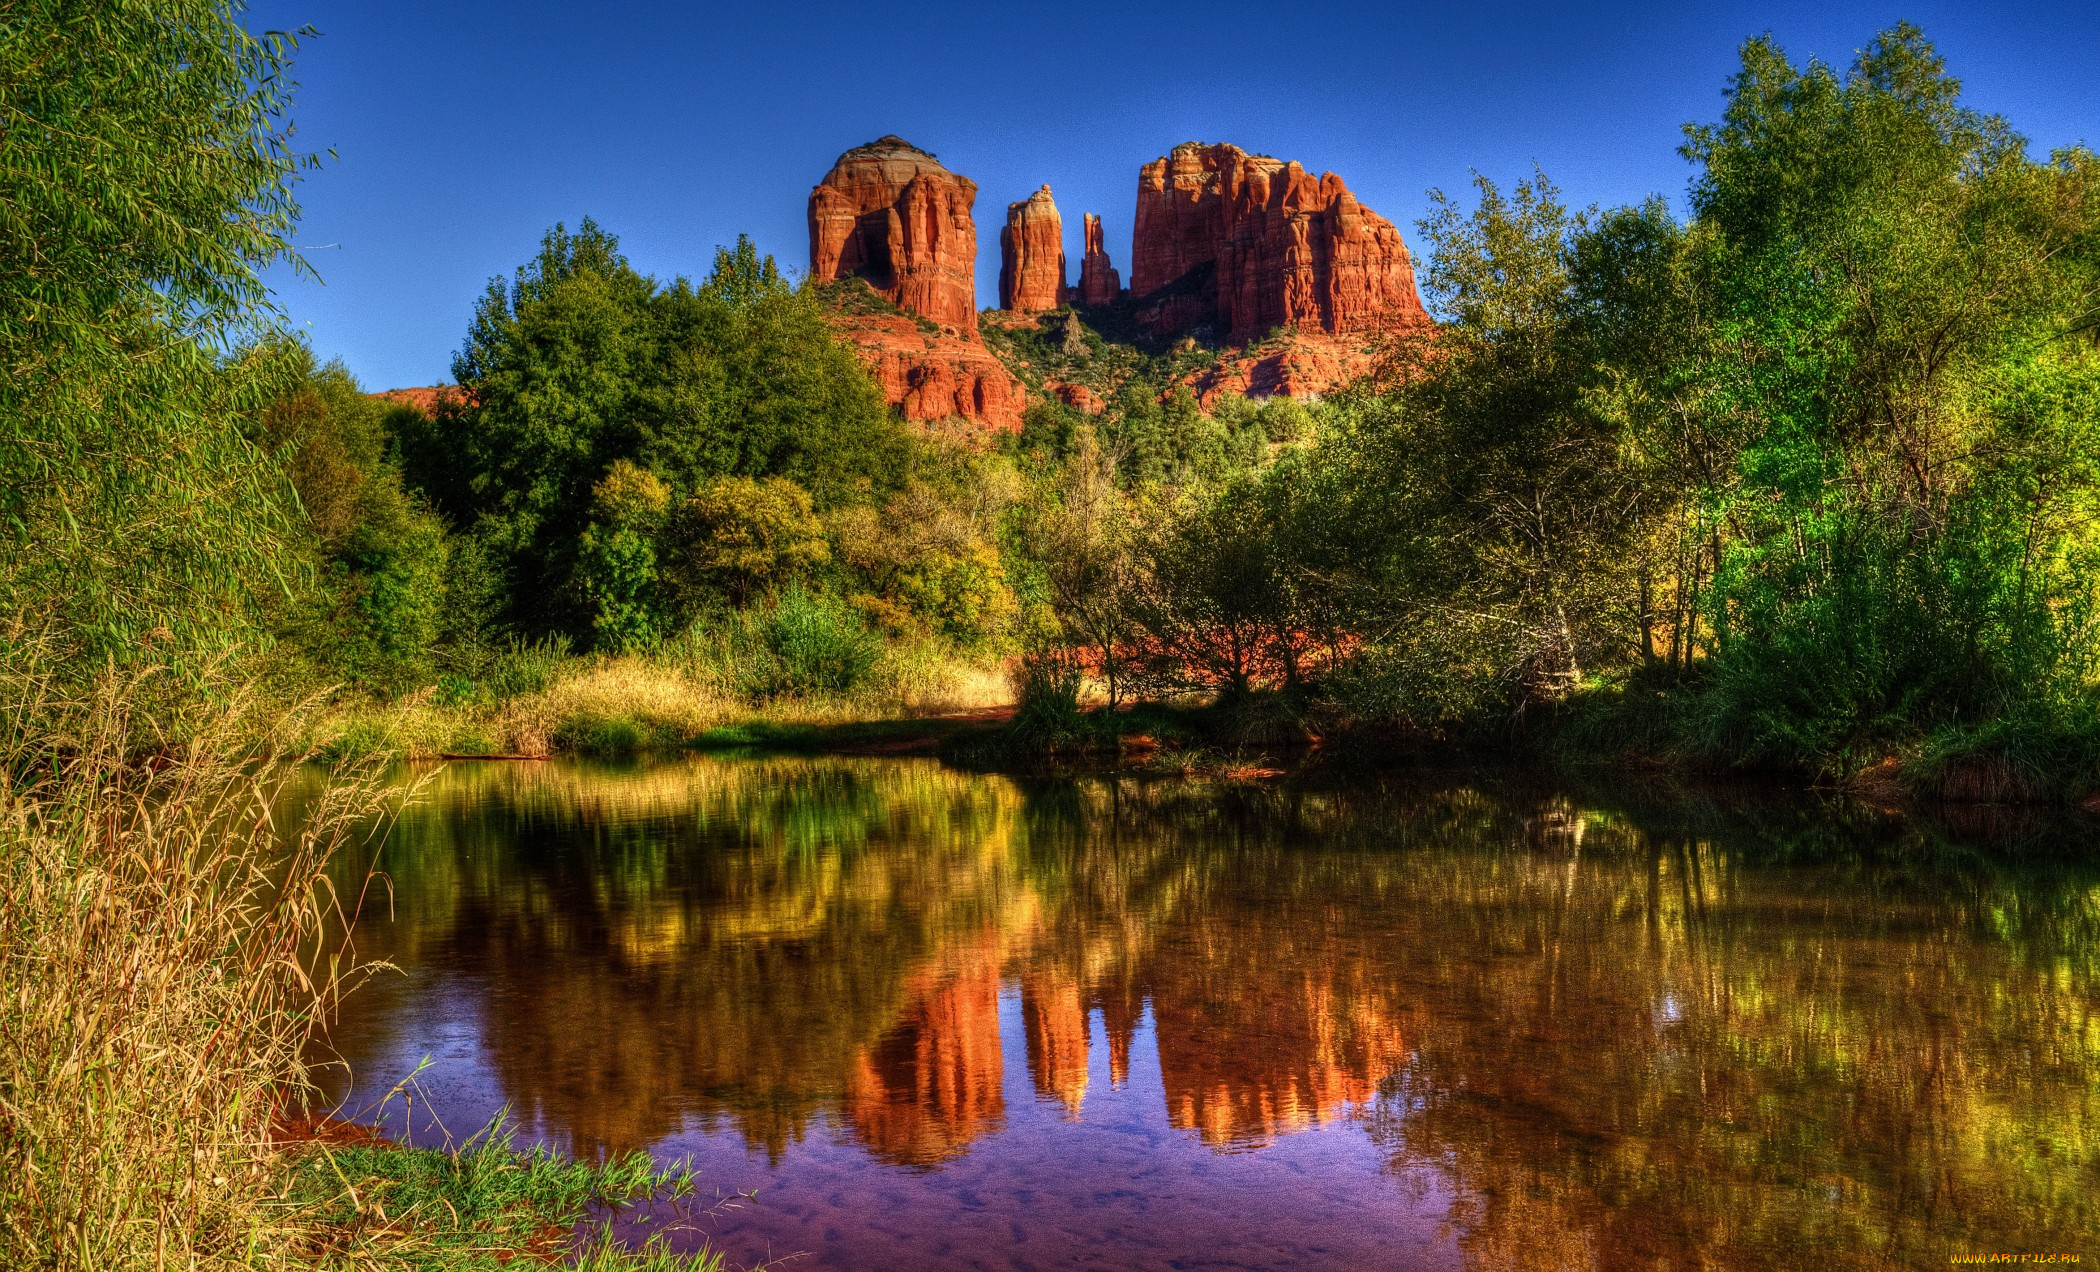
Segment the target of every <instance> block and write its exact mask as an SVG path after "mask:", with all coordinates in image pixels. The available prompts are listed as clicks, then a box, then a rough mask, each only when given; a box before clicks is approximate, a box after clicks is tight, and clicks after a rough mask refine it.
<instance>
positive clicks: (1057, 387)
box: [1043, 380, 1105, 415]
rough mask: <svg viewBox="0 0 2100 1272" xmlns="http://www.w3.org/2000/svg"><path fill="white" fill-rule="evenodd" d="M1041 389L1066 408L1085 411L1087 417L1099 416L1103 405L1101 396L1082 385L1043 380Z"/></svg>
mask: <svg viewBox="0 0 2100 1272" xmlns="http://www.w3.org/2000/svg"><path fill="white" fill-rule="evenodd" d="M1043 388H1044V389H1046V390H1047V391H1049V392H1050V393H1052V394H1054V395H1055V396H1056V398H1057V400H1058V401H1060V402H1062V403H1064V404H1065V405H1066V406H1070V407H1076V408H1077V409H1079V410H1082V411H1085V412H1086V413H1087V414H1088V415H1099V414H1101V408H1102V406H1103V405H1105V404H1104V403H1103V402H1102V401H1101V395H1100V394H1098V393H1096V392H1094V391H1093V390H1092V389H1090V388H1088V387H1086V386H1085V385H1084V384H1066V383H1065V382H1064V381H1062V380H1045V381H1043Z"/></svg>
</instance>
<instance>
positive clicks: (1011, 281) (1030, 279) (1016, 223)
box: [999, 186, 1065, 314]
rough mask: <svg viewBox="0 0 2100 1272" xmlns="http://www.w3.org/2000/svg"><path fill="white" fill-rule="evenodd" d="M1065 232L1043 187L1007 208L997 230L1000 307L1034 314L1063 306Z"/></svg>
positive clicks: (1052, 202) (1054, 205) (1048, 193)
mask: <svg viewBox="0 0 2100 1272" xmlns="http://www.w3.org/2000/svg"><path fill="white" fill-rule="evenodd" d="M1064 292H1065V227H1064V222H1063V220H1062V219H1060V218H1059V217H1058V215H1057V204H1056V203H1055V202H1054V201H1053V200H1052V199H1051V197H1050V187H1049V186H1044V187H1043V188H1042V189H1040V190H1038V191H1036V192H1035V193H1034V194H1032V195H1030V196H1028V197H1027V198H1026V199H1023V200H1022V201H1021V202H1019V203H1010V204H1008V205H1007V207H1006V227H1005V228H1004V229H1002V230H1000V231H999V307H1000V308H1001V309H1005V310H1010V311H1012V312H1014V313H1017V314H1026V313H1038V312H1041V311H1042V310H1045V309H1055V308H1057V307H1058V306H1059V305H1061V304H1063V303H1064Z"/></svg>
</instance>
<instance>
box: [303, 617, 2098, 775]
mask: <svg viewBox="0 0 2100 1272" xmlns="http://www.w3.org/2000/svg"><path fill="white" fill-rule="evenodd" d="M1020 680H1021V681H1022V683H1021V684H1020V685H1019V688H1020V690H1021V692H1020V693H1018V694H1017V692H1016V673H1015V672H1014V670H1013V669H1012V668H1010V667H1009V666H1006V665H1004V664H1003V663H1002V662H1001V661H999V660H996V659H990V658H980V659H974V660H973V659H969V658H964V657H958V656H953V655H948V656H942V657H926V656H921V657H918V658H916V659H914V660H913V661H912V662H911V663H910V666H909V671H908V672H906V671H903V670H899V669H890V670H888V671H887V672H886V673H885V674H883V675H880V676H874V677H871V678H870V679H869V680H868V682H867V683H865V684H863V685H862V686H860V687H858V688H857V689H855V690H854V691H852V692H848V693H800V694H776V695H755V694H751V693H748V692H740V691H739V690H738V689H736V688H735V687H734V684H735V677H734V676H733V675H729V674H725V673H724V671H723V670H722V669H721V668H719V667H709V668H696V667H692V666H687V665H684V664H682V663H680V662H678V661H676V660H671V659H665V658H661V657H658V656H653V655H628V656H622V657H600V656H571V655H544V654H542V655H537V656H535V655H532V654H530V653H529V652H528V653H527V654H526V655H524V656H522V657H519V656H514V663H513V665H510V666H507V667H503V668H500V669H499V671H498V673H497V674H494V675H491V676H490V677H489V678H488V679H487V680H486V681H484V682H482V683H479V684H465V685H462V684H460V683H458V682H457V681H455V680H450V679H448V680H442V681H440V682H439V683H437V684H435V685H430V686H426V687H424V688H423V689H421V690H419V691H417V692H414V693H411V694H408V695H405V696H402V697H399V698H395V699H391V700H382V699H378V698H374V697H371V696H365V695H359V694H355V693H342V694H338V695H337V697H336V699H335V700H334V701H333V702H332V703H331V704H330V705H328V706H326V707H324V708H323V709H322V710H320V711H318V712H315V713H313V714H312V715H311V717H310V718H309V719H308V721H307V723H305V724H304V725H303V726H302V729H301V730H300V731H299V734H298V737H297V739H296V741H295V742H294V743H293V746H294V748H295V749H297V750H300V751H303V752H305V753H309V754H316V755H320V756H322V757H324V758H326V759H328V760H330V761H332V762H337V763H342V762H347V761H351V760H356V759H361V758H367V757H377V758H388V759H400V760H464V759H479V758H487V759H507V760H532V759H545V758H550V757H553V756H557V755H595V756H620V755H636V754H669V753H674V752H680V751H705V752H719V751H737V750H757V751H776V752H786V753H829V754H864V755H911V754H920V755H939V756H941V757H943V758H944V759H948V760H950V761H952V762H955V763H958V764H962V765H964V766H966V767H976V768H1002V767H1037V766H1040V765H1042V764H1044V763H1051V762H1055V763H1063V764H1070V763H1098V762H1103V761H1108V762H1114V763H1120V764H1125V765H1136V766H1139V767H1143V768H1145V769H1148V770H1152V771H1157V772H1161V773H1208V774H1221V773H1222V774H1240V775H1256V776H1259V775H1262V774H1271V773H1277V772H1281V771H1283V770H1286V769H1289V768H1291V767H1293V766H1295V765H1297V764H1299V763H1301V762H1302V761H1303V760H1305V759H1306V757H1308V756H1312V755H1315V754H1317V756H1318V758H1319V762H1321V763H1324V764H1331V765H1335V766H1338V767H1344V768H1347V767H1384V766H1390V765H1393V764H1407V763H1420V762H1425V761H1429V762H1467V763H1506V762H1508V761H1510V760H1511V759H1513V758H1514V759H1519V760H1522V761H1524V762H1527V763H1535V764H1541V765H1545V766H1547V767H1550V768H1553V769H1555V770H1560V771H1582V772H1597V771H1607V772H1609V771H1618V772H1626V773H1636V774H1673V775H1678V776H1698V777H1716V776H1742V775H1745V774H1748V775H1753V776H1757V777H1762V778H1771V779H1777V780H1782V781H1789V782H1806V783H1809V784H1813V785H1815V786H1817V787H1820V788H1823V789H1827V790H1832V791H1841V792H1844V793H1846V794H1848V795H1851V796H1854V797H1857V798H1860V799H1864V800H1867V801H1869V802H1873V803H1878V804H1882V805H1895V804H1901V803H1905V802H1910V801H1923V802H1945V803H1984V804H2031V805H2059V806H2062V805H2076V806H2080V807H2085V808H2087V809H2088V810H2089V811H2093V810H2095V809H2096V808H2100V782H2096V781H2095V780H2094V762H2093V758H2092V757H2090V756H2088V755H2087V754H2086V753H2085V748H2084V746H2083V745H2082V743H2081V739H2080V738H2078V737H2075V736H2066V737H2056V736H2052V735H2049V734H2048V733H2047V732H2046V731H2044V730H2037V729H2030V730H2027V731H2025V732H2022V731H2019V730H2013V729H2009V728H2007V729H1999V730H1996V731H1992V732H1988V733H1975V732H1952V731H1939V732H1934V733H1930V734H1926V735H1922V736H1917V737H1912V738H1910V739H1909V740H1908V741H1901V742H1899V741H1893V740H1890V739H1862V740H1861V741H1860V743H1859V744H1857V745H1856V746H1854V747H1850V748H1847V749H1845V750H1843V751H1842V752H1840V753H1839V754H1838V755H1837V756H1835V757H1834V758H1833V759H1831V760H1830V761H1828V762H1827V763H1825V764H1824V765H1823V766H1821V767H1820V768H1815V769H1809V768H1804V767H1802V766H1801V765H1800V764H1798V763H1786V762H1783V761H1781V760H1778V759H1775V758H1773V757H1770V756H1763V755H1759V754H1757V753H1755V752H1753V751H1750V750H1747V749H1735V748H1731V746H1730V742H1729V739H1727V738H1724V737H1714V736H1706V735H1705V734H1703V733H1702V732H1701V728H1700V722H1699V721H1697V720H1696V719H1693V718H1691V717H1690V716H1689V714H1688V712H1689V708H1688V707H1687V705H1686V700H1685V699H1683V697H1682V696H1681V695H1674V694H1671V693H1669V692H1667V691H1659V690H1657V689H1655V688H1653V687H1650V686H1646V685H1643V684H1641V683H1639V682H1637V681H1629V680H1623V679H1621V680H1605V679H1599V680H1596V681H1593V682H1591V683H1588V684H1585V685H1583V686H1580V687H1578V688H1577V689H1576V690H1575V691H1573V692H1571V693H1569V694H1568V695H1567V696H1566V697H1564V698H1562V699H1561V700H1559V701H1557V702H1555V703H1552V704H1549V705H1547V706H1544V707H1540V708H1538V709H1535V710H1533V711H1531V712H1529V713H1528V714H1525V715H1522V716H1519V717H1516V718H1512V719H1509V720H1504V721H1500V722H1499V723H1490V722H1485V721H1471V722H1467V723H1463V724H1451V725H1446V726H1444V727H1441V728H1439V729H1435V730H1423V729H1418V728H1413V727H1410V726H1406V725H1402V724H1397V723H1393V722H1389V721H1375V720H1374V721H1365V720H1356V719H1351V718H1349V717H1348V716H1347V715H1346V714H1345V713H1343V712H1342V711H1341V710H1339V709H1338V708H1337V707H1336V706H1335V705H1334V704H1332V703H1328V702H1325V701H1324V700H1322V699H1320V698H1319V697H1317V696H1314V697H1312V698H1310V699H1296V700H1294V699H1292V698H1290V697H1287V696H1286V695H1284V694H1282V693H1277V692H1268V691H1256V692H1252V693H1249V694H1245V695H1242V696H1241V697H1239V698H1237V699H1236V700H1231V701H1226V702H1218V703H1203V702H1202V701H1201V700H1200V699H1198V700H1191V701H1189V702H1183V703H1179V704H1161V703H1136V704H1131V703H1125V704H1122V705H1121V706H1120V707H1119V709H1117V710H1115V711H1113V712H1111V711H1109V710H1107V709H1106V708H1105V707H1103V706H1102V705H1100V703H1099V702H1098V700H1097V701H1094V702H1092V703H1091V704H1089V705H1086V706H1082V705H1081V696H1080V694H1079V693H1078V692H1077V690H1076V688H1073V687H1072V686H1066V691H1065V692H1063V693H1051V694H1047V695H1046V694H1043V693H1041V692H1031V691H1030V690H1029V686H1028V685H1027V684H1026V683H1025V680H1026V678H1025V677H1020ZM1096 696H1097V698H1098V695H1096ZM1017 697H1018V698H1020V699H1021V701H1018V702H1017V701H1015V699H1016V698H1017Z"/></svg>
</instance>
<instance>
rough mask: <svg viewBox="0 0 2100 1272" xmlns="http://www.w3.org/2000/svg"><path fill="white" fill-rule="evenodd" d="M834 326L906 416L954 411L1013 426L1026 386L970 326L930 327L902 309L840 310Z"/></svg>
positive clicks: (1003, 427)
mask: <svg viewBox="0 0 2100 1272" xmlns="http://www.w3.org/2000/svg"><path fill="white" fill-rule="evenodd" d="M833 326H834V327H835V328H836V329H837V331H838V333H839V334H840V335H841V336H843V337H844V338H845V339H846V340H847V341H848V342H850V343H851V344H852V345H853V347H854V349H855V350H856V351H857V352H858V353H859V354H860V359H861V361H862V362H863V363H865V364H866V365H867V368H868V370H869V372H870V373H871V374H873V375H874V377H875V382H876V383H877V384H880V385H881V386H882V392H883V396H884V397H886V398H888V399H889V403H890V405H891V406H894V407H896V408H897V409H898V411H899V413H901V414H902V415H903V416H904V418H905V419H908V420H944V419H948V418H951V417H956V416H959V417H961V418H963V419H966V420H969V421H971V422H972V423H974V424H978V425H981V426H983V427H985V428H988V429H997V430H1000V431H1003V432H1009V433H1011V432H1018V431H1019V430H1020V427H1021V414H1022V412H1023V411H1025V410H1026V409H1027V407H1028V390H1027V389H1025V388H1023V387H1022V385H1021V382H1020V381H1019V380H1017V379H1015V378H1014V374H1013V372H1011V371H1009V370H1007V369H1006V364H1005V363H1003V362H1001V361H999V359H998V358H997V357H995V356H993V354H992V352H991V351H990V350H989V349H986V348H985V346H984V342H983V341H981V340H979V339H977V336H976V332H975V331H972V332H970V333H969V335H967V336H964V335H962V334H960V333H957V332H952V331H946V330H942V329H940V328H935V329H933V330H930V331H929V330H927V329H926V328H925V327H923V326H921V325H920V324H919V323H917V322H914V321H913V320H912V319H910V318H908V317H904V316H902V315H899V314H840V315H838V316H837V317H836V318H835V319H834V321H833Z"/></svg>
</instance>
